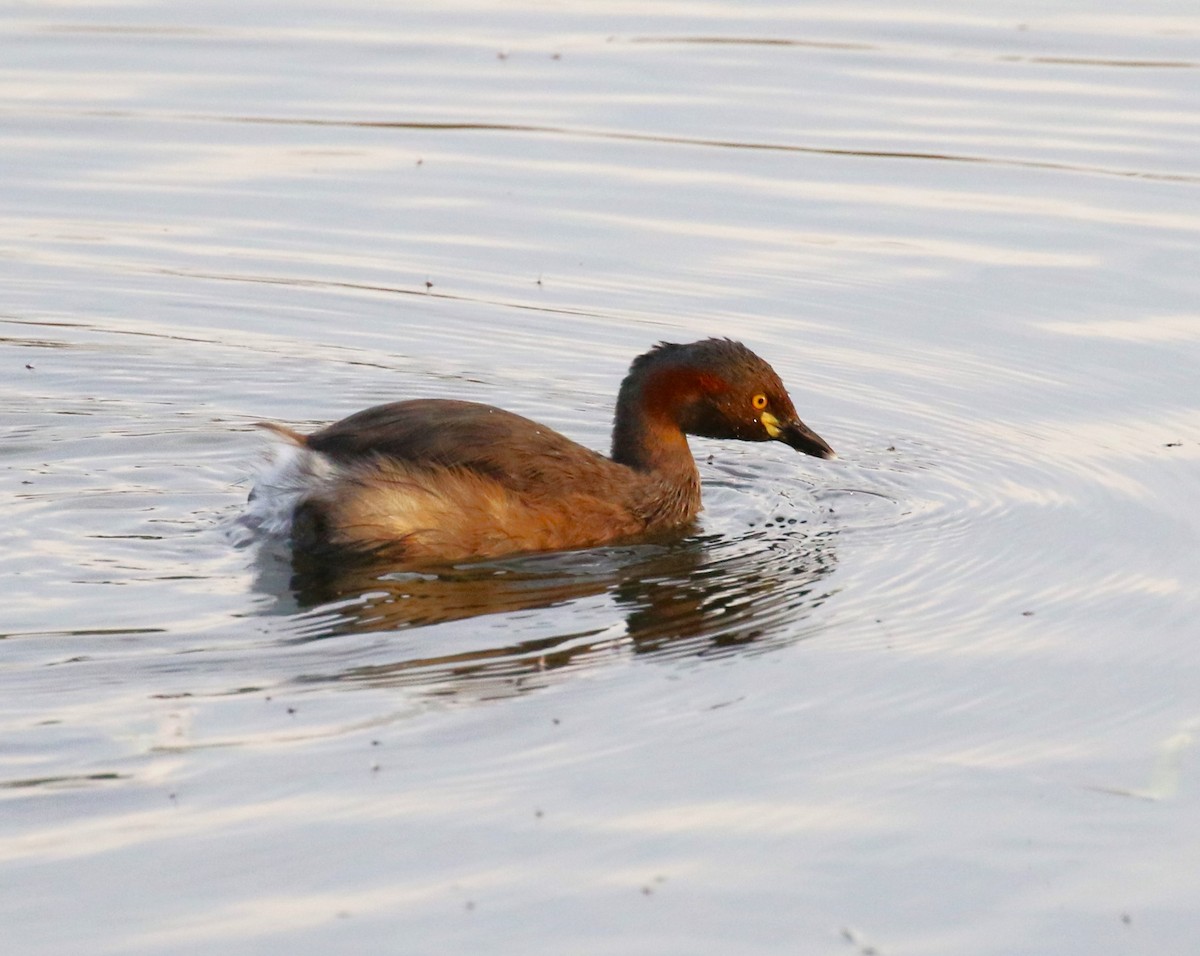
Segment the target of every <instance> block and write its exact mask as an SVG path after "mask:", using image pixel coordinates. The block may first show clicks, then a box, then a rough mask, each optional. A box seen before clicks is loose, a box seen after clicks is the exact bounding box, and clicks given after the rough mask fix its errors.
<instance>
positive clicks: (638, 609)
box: [256, 531, 836, 694]
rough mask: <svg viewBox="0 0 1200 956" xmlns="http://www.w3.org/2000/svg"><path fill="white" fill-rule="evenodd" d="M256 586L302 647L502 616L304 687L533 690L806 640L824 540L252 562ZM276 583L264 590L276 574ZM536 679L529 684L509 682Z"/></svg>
mask: <svg viewBox="0 0 1200 956" xmlns="http://www.w3.org/2000/svg"><path fill="white" fill-rule="evenodd" d="M259 565H260V573H259V575H258V577H257V579H256V587H257V588H258V589H259V590H261V591H264V592H266V593H272V594H274V595H275V596H276V597H277V599H278V600H279V601H280V605H281V610H288V609H290V608H291V606H292V601H293V600H294V601H295V602H296V605H298V606H299V608H302V609H306V610H305V612H304V613H302V614H300V615H299V616H298V617H296V619H295V630H296V631H297V632H298V635H297V636H296V637H295V638H292V639H290V641H288V640H287V639H285V642H289V643H290V642H298V643H307V642H310V641H314V640H329V639H334V638H338V637H342V636H345V635H349V634H356V633H371V632H399V631H404V630H407V629H411V628H418V627H429V626H433V625H438V624H445V623H448V622H454V621H464V620H469V619H471V618H474V617H483V616H487V615H506V616H507V620H509V622H510V626H509V627H508V628H505V629H502V630H501V631H500V634H501V635H503V637H504V642H503V643H500V644H487V645H486V646H476V647H472V648H471V649H468V650H456V651H454V652H453V653H445V652H443V651H440V650H439V646H440V645H441V644H442V643H443V639H442V637H441V635H440V633H439V632H438V630H437V629H436V628H434V629H433V630H431V631H430V632H429V634H428V635H427V636H426V637H425V638H424V639H422V640H420V641H418V642H417V643H416V644H413V643H412V642H409V643H408V644H406V645H404V646H403V647H401V648H399V649H398V651H399V652H400V653H402V655H403V656H402V657H401V658H399V659H393V660H386V658H387V657H388V656H389V655H387V654H386V652H384V653H382V654H380V655H378V656H380V657H383V658H385V660H384V661H383V662H381V663H380V662H375V663H372V664H369V665H355V666H353V667H350V668H347V669H345V670H343V671H340V672H337V673H333V674H324V675H321V674H313V673H310V674H308V675H307V676H306V677H305V678H304V679H305V680H306V681H310V682H311V681H342V682H361V683H366V684H370V685H373V686H389V685H413V684H420V685H436V687H437V692H438V693H441V694H446V693H452V692H453V688H454V687H455V686H457V685H465V684H467V683H469V682H471V681H475V680H486V681H490V682H497V681H507V682H508V686H509V688H510V690H511V692H513V693H518V692H521V691H522V690H526V689H530V688H531V687H533V686H542V685H543V684H544V683H545V682H546V680H548V679H549V678H550V676H551V675H552V674H553V672H556V671H560V670H562V671H565V670H568V669H575V668H578V667H581V666H594V665H596V664H603V662H604V660H605V659H606V658H610V657H611V656H612V655H613V654H614V653H617V654H618V655H621V656H623V655H625V654H627V653H628V654H633V655H650V656H654V657H662V658H669V659H676V658H682V657H696V658H704V657H713V656H723V655H726V654H731V653H746V652H751V653H757V652H762V651H765V650H768V649H771V648H774V647H779V646H782V645H785V644H789V643H794V642H796V641H799V640H802V639H804V638H805V637H808V636H810V635H811V633H812V630H813V629H812V628H811V627H810V626H809V625H807V624H806V619H807V618H808V617H809V615H810V614H811V612H812V611H813V610H814V609H816V608H818V607H820V606H821V605H822V604H823V603H824V602H825V601H826V600H828V599H829V598H830V597H831V591H830V589H829V586H828V584H827V583H826V582H825V578H826V577H827V576H828V575H829V574H830V573H831V572H832V571H833V570H834V568H835V567H836V534H834V533H831V532H828V531H826V532H817V533H815V534H811V535H810V534H805V533H800V532H795V531H792V532H786V533H785V532H778V531H777V532H767V533H760V534H756V535H750V536H748V537H746V538H744V539H742V540H739V541H721V540H719V539H716V538H714V537H713V536H707V537H691V538H688V539H686V540H683V541H678V542H674V543H667V544H662V545H639V546H635V547H631V548H604V549H597V550H593V551H587V552H575V553H568V554H556V555H536V556H530V557H525V558H514V559H509V560H505V561H492V562H486V563H479V564H469V565H462V566H459V567H455V568H447V569H441V570H436V571H430V572H411V571H394V570H393V567H394V566H393V565H392V564H390V563H389V562H388V561H387V560H386V559H382V560H381V559H378V558H363V557H360V558H358V560H355V561H352V560H350V559H349V558H344V559H342V560H339V561H336V562H334V561H331V560H330V559H329V557H328V555H325V556H322V557H320V558H310V557H308V556H298V557H295V558H293V560H292V561H291V562H290V563H283V562H281V561H280V560H279V555H277V554H272V553H271V552H269V551H264V552H263V553H262V554H260V556H259ZM285 579H286V580H287V590H286V591H285V592H283V593H280V592H279V591H278V590H276V589H277V588H278V587H279V586H280V585H281V584H282V583H283V582H284V580H285ZM596 597H604V598H606V599H607V600H608V601H611V604H612V611H611V613H610V614H607V615H605V619H604V620H602V621H600V622H598V623H596V624H595V625H594V626H592V627H590V628H588V629H586V630H583V631H574V630H571V629H570V626H569V623H570V618H569V616H568V615H569V611H570V606H571V605H572V603H574V602H577V601H580V600H582V599H585V598H596ZM549 608H558V609H560V612H559V613H560V614H561V615H562V616H561V620H562V622H563V625H564V626H563V627H562V628H561V630H560V631H556V632H555V633H551V634H539V635H536V636H527V637H523V636H522V627H521V619H522V617H523V612H529V611H532V610H535V609H549ZM528 675H536V677H537V680H536V681H535V682H533V683H528V682H525V681H523V680H522V678H523V677H525V676H528Z"/></svg>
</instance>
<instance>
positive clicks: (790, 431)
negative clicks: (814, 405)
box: [762, 412, 837, 459]
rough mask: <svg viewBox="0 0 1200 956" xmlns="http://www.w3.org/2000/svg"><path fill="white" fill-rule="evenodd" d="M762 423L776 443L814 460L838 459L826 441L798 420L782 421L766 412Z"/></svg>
mask: <svg viewBox="0 0 1200 956" xmlns="http://www.w3.org/2000/svg"><path fill="white" fill-rule="evenodd" d="M762 423H763V427H764V428H766V430H767V434H768V435H770V436H771V437H772V438H773V439H775V440H776V441H781V442H783V443H784V444H785V445H790V446H791V447H792V448H795V449H796V451H802V452H804V454H806V455H812V456H813V457H814V458H826V459H829V458H837V453H836V452H835V451H834V450H833V449H832V448H830V447H829V445H828V444H827V443H826V441H825V439H824V438H822V437H821V436H820V435H818V434H817V433H816V432H815V431H813V430H812V429H811V428H809V427H808V426H807V425H805V424H804V422H802V421H800V419H798V418H791V419H788V420H787V421H780V420H779V419H778V418H776V417H775V416H774V415H772V414H771V413H770V412H764V413H763V416H762Z"/></svg>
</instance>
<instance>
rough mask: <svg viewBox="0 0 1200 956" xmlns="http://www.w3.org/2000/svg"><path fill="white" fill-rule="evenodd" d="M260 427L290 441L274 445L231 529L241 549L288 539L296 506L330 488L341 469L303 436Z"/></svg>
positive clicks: (265, 423) (267, 425) (283, 429)
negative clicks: (308, 445)
mask: <svg viewBox="0 0 1200 956" xmlns="http://www.w3.org/2000/svg"><path fill="white" fill-rule="evenodd" d="M260 425H261V426H262V427H264V428H268V429H270V430H271V431H272V432H274V433H275V434H276V435H279V436H280V437H282V438H284V439H286V441H284V442H276V443H273V445H272V447H271V448H270V450H269V451H268V452H267V457H266V459H265V461H264V463H263V466H262V469H261V470H260V471H259V473H258V476H257V477H256V478H255V480H254V487H253V488H252V489H251V490H250V497H249V498H248V499H247V501H246V509H245V511H243V512H242V513H241V514H240V515H239V516H238V517H237V518H236V519H235V520H234V522H233V524H232V527H231V528H230V537H231V538H233V540H234V543H235V544H236V545H237V546H238V547H244V546H246V545H248V544H251V543H253V542H254V541H255V540H259V539H286V538H287V537H288V536H289V535H290V534H291V531H292V517H293V515H294V514H295V513H296V506H297V505H298V504H300V503H301V502H302V501H304V500H305V499H306V498H310V497H312V496H313V495H315V494H319V493H320V492H321V491H322V490H323V489H325V488H327V487H328V485H329V482H330V481H331V480H332V479H333V477H334V474H335V472H336V470H337V466H336V465H335V464H334V463H333V462H332V461H330V460H329V459H328V458H326V457H325V456H324V455H323V454H321V453H320V452H316V451H313V450H312V449H310V448H308V447H306V446H305V445H304V443H303V442H304V439H303V436H301V435H298V434H297V433H296V432H293V431H291V430H290V429H287V428H283V427H282V426H279V425H272V424H269V423H267V422H262V423H260Z"/></svg>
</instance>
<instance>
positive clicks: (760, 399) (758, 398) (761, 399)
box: [750, 394, 767, 412]
mask: <svg viewBox="0 0 1200 956" xmlns="http://www.w3.org/2000/svg"><path fill="white" fill-rule="evenodd" d="M750 404H751V405H753V406H754V407H755V408H757V409H758V410H759V411H760V412H761V411H762V410H763V409H764V408H766V407H767V396H766V395H762V394H758V395H755V396H754V397H753V398H752V399H750Z"/></svg>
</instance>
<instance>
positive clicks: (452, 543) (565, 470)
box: [251, 339, 834, 564]
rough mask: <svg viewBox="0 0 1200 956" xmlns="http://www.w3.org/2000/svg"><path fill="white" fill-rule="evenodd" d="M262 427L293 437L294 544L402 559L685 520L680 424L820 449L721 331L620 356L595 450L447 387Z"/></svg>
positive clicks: (611, 535)
mask: <svg viewBox="0 0 1200 956" xmlns="http://www.w3.org/2000/svg"><path fill="white" fill-rule="evenodd" d="M263 424H264V427H267V428H270V429H271V430H272V431H274V432H275V433H276V434H278V435H281V436H283V437H284V438H286V439H287V440H288V441H289V442H291V443H292V444H293V445H295V446H296V448H297V449H298V456H297V457H296V458H295V459H294V460H293V461H292V462H291V463H290V466H289V467H291V469H292V471H291V473H290V474H289V475H288V476H287V477H286V478H285V479H284V481H283V482H282V484H285V485H287V487H288V488H289V489H290V492H289V493H290V494H291V495H292V498H291V499H288V501H286V502H285V505H286V506H288V507H290V508H291V509H292V512H293V513H292V515H291V518H292V520H291V522H290V534H291V538H292V541H293V543H294V544H295V545H296V546H297V547H298V548H302V549H305V550H312V549H324V548H350V549H374V548H381V547H387V548H389V549H396V550H397V551H398V553H399V555H400V557H401V558H402V559H403V560H404V561H405V562H406V563H411V564H430V563H445V562H452V561H459V560H464V559H468V558H478V557H495V556H499V555H503V554H510V553H515V552H521V551H547V550H559V549H564V548H583V547H591V546H595V545H599V544H604V543H606V542H611V541H617V540H625V539H632V538H636V537H640V536H644V535H649V534H653V533H655V532H660V531H666V530H669V529H672V528H677V527H680V526H683V525H686V524H687V523H688V522H690V521H691V520H692V519H693V518H694V517H695V516H696V514H697V512H698V511H699V510H700V478H699V475H698V473H697V471H696V465H695V462H694V461H693V459H692V455H691V451H690V450H689V448H688V444H687V439H686V437H685V433H687V434H693V435H701V436H705V437H712V438H735V439H741V440H744V441H769V440H772V439H774V440H778V441H782V442H785V443H786V444H788V445H791V446H792V447H793V448H796V449H797V450H799V451H803V452H805V453H806V454H810V455H815V456H817V457H820V458H832V457H834V454H833V450H832V449H831V448H830V447H829V446H828V445H827V444H826V443H825V442H824V441H823V440H822V439H821V438H820V437H818V436H817V435H816V434H815V433H814V432H812V431H811V430H810V429H809V428H808V427H807V426H805V425H804V423H803V422H801V421H800V419H799V418H798V417H797V415H796V411H795V409H794V408H793V407H792V403H791V400H790V399H789V398H788V395H787V391H786V390H785V389H784V387H783V383H782V382H781V381H780V380H779V377H778V376H777V375H776V374H775V372H774V371H773V370H772V369H771V367H770V366H769V365H767V363H766V362H764V361H763V360H762V359H760V358H759V357H758V356H757V355H755V354H754V353H753V352H751V351H750V350H749V349H747V348H746V347H745V346H744V345H741V344H740V343H737V342H733V341H730V340H728V339H708V340H705V341H702V342H695V343H692V344H690V345H673V344H667V343H664V344H661V345H659V346H657V347H655V348H654V349H652V350H651V351H649V352H647V353H646V354H645V355H642V356H640V357H639V358H637V359H636V360H635V361H634V363H633V365H632V366H631V368H630V371H629V374H628V376H627V377H626V378H625V381H624V382H623V383H622V385H621V390H620V394H619V396H618V399H617V409H616V416H615V421H614V426H613V443H612V457H611V458H606V457H604V456H603V455H600V454H598V453H597V452H594V451H592V450H590V449H588V448H585V447H583V446H582V445H579V444H576V443H575V442H573V441H571V440H570V439H569V438H566V437H564V436H563V435H560V434H559V433H558V432H556V431H553V430H552V429H549V428H547V427H546V426H544V425H539V424H538V423H536V422H533V421H531V420H529V419H527V418H523V417H522V416H520V415H515V414H513V413H512V412H506V411H503V410H502V409H499V408H493V407H492V406H490V405H481V404H476V403H474V402H461V401H454V400H447V399H417V400H413V401H406V402H395V403H392V404H389V405H380V406H377V407H375V408H369V409H367V410H365V411H362V412H358V413H357V414H354V415H351V416H350V417H348V418H345V419H342V420H341V421H339V422H336V423H334V424H332V425H329V426H327V427H326V428H323V429H321V430H320V431H318V432H315V433H313V434H312V435H307V436H305V435H301V434H299V433H297V432H294V431H291V430H290V429H287V428H284V427H282V426H279V425H271V424H267V423H263ZM280 484H281V483H280V482H279V481H278V480H276V481H275V483H274V485H272V486H271V487H272V488H274V489H276V490H277V489H278V487H280ZM269 490H271V489H268V491H269ZM256 494H258V490H257V489H256V492H255V493H252V495H251V498H252V501H253V499H254V498H255V495H256Z"/></svg>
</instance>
